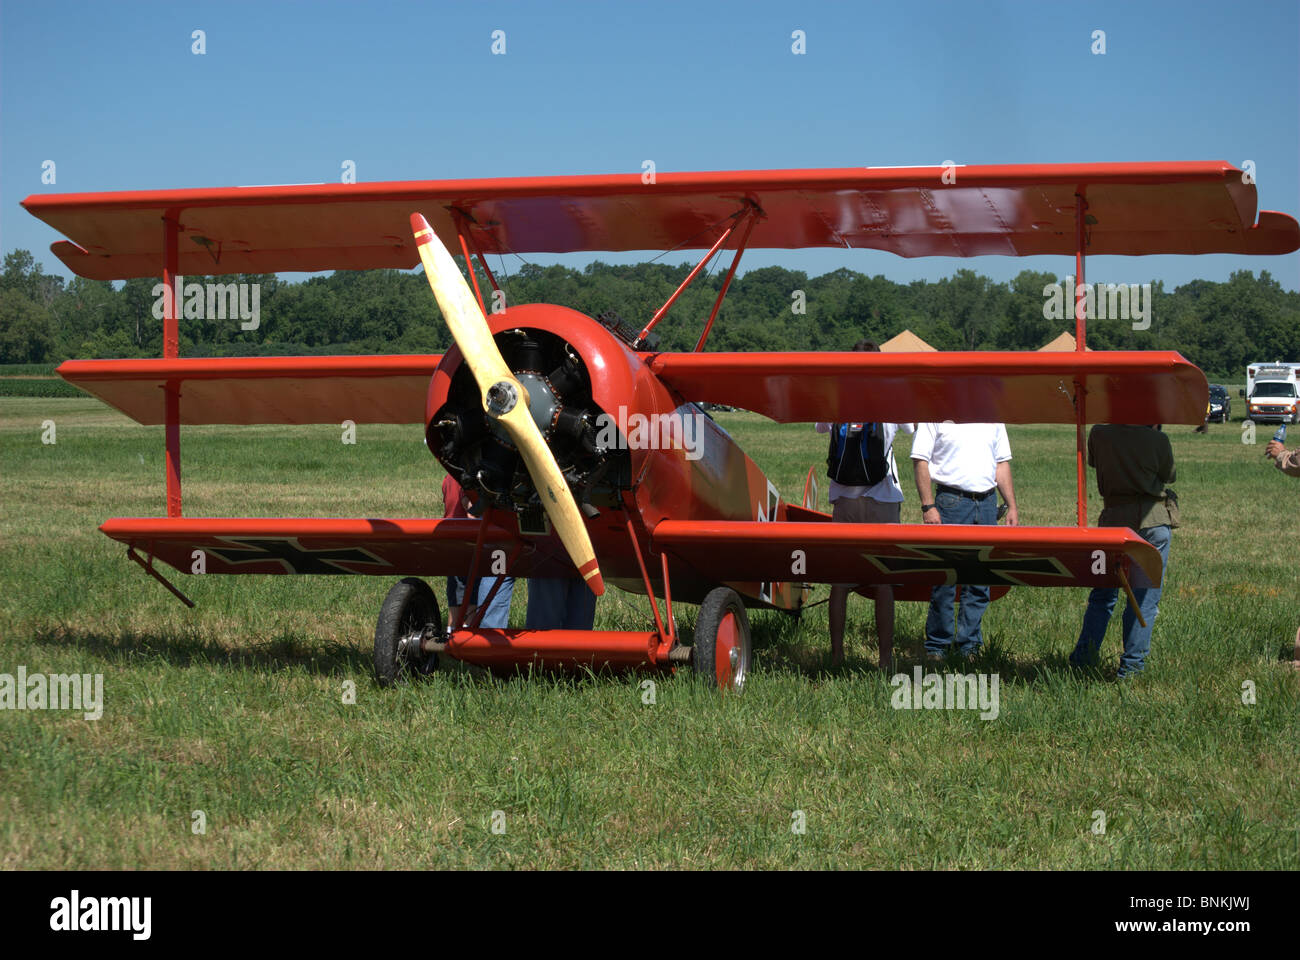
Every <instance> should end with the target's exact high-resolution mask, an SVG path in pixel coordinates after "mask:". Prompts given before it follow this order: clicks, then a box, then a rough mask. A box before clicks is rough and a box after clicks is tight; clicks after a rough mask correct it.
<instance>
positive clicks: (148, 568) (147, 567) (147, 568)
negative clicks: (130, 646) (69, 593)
mask: <svg viewBox="0 0 1300 960" xmlns="http://www.w3.org/2000/svg"><path fill="white" fill-rule="evenodd" d="M126 555H127V556H128V557H130V558H131V559H132V560H134V561H135V562H136V563H138V564H140V569H141V570H143V571H144V572H145V573H147V574H149V576H151V577H153V578H154V579H155V580H157V581H158V582H159V583H161V584H162V585H163V586H164V587H166V588H167V589H168V590H170V591H171V592H172V595H173V596H175V597H176V599H177V600H179V601H180V602H181V603H183V604H185V606H187V607H190V608H191V609H193V607H194V601H193V600H191V599H190V598H189V597H187V596H185V594H183V593H181V592H180V591H179V590H178V589H176V586H175V584H173V583H172V582H171V581H170V580H168V579H167V578H166V577H164V576H163V575H162V574H161V573H159V572H158V571H157V570H155V569H154V568H153V554H152V553H150V554H149V562H148V563H146V562H145V561H143V560H141V559H140V554H138V553H136V552H135V547H133V546H131V547H127V548H126ZM1142 626H1144V627H1145V626H1146V624H1145V623H1144V624H1142Z"/></svg>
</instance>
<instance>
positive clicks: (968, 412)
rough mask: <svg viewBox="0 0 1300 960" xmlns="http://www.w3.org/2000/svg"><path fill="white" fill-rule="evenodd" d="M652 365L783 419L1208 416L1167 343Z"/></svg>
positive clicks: (704, 359) (1146, 419) (690, 385)
mask: <svg viewBox="0 0 1300 960" xmlns="http://www.w3.org/2000/svg"><path fill="white" fill-rule="evenodd" d="M650 367H651V369H652V370H654V371H655V373H657V374H658V375H659V376H660V377H661V378H662V379H663V380H664V382H665V383H667V384H669V385H670V386H671V387H672V388H673V389H675V390H676V391H678V392H679V393H680V394H681V395H682V396H684V397H686V398H687V399H688V400H694V401H697V402H707V403H724V404H729V405H732V406H738V407H743V408H744V409H746V410H753V411H754V412H756V413H761V414H764V415H765V416H768V417H771V418H772V419H773V420H777V421H780V422H782V423H807V422H813V421H817V420H837V421H841V422H844V421H851V420H880V421H887V422H894V423H908V422H912V421H924V422H940V421H943V420H959V421H961V422H966V423H1074V422H1075V411H1074V402H1073V395H1074V392H1075V391H1074V380H1075V378H1076V377H1077V378H1078V379H1079V380H1080V381H1081V382H1082V383H1083V386H1084V389H1085V404H1086V407H1085V410H1086V415H1087V420H1088V422H1089V423H1195V424H1199V423H1201V421H1202V420H1204V419H1205V404H1206V402H1207V399H1208V397H1209V384H1208V383H1206V380H1205V374H1203V373H1201V371H1200V370H1199V369H1197V368H1196V367H1195V366H1193V365H1192V364H1190V363H1188V362H1187V361H1186V360H1184V359H1183V358H1182V356H1181V355H1180V354H1177V353H1174V352H1172V351H1157V350H1150V351H1145V350H1144V351H1105V350H1098V351H1087V352H1065V353H1015V352H1007V353H1002V352H992V351H971V352H951V353H950V352H935V353H661V354H658V355H656V356H654V357H651V358H650Z"/></svg>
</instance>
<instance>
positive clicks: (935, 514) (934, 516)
mask: <svg viewBox="0 0 1300 960" xmlns="http://www.w3.org/2000/svg"><path fill="white" fill-rule="evenodd" d="M921 516H922V519H924V520H925V522H926V523H943V519H942V518H941V517H940V516H939V508H938V507H931V508H930V509H929V510H927V511H925V513H923V514H922V515H921Z"/></svg>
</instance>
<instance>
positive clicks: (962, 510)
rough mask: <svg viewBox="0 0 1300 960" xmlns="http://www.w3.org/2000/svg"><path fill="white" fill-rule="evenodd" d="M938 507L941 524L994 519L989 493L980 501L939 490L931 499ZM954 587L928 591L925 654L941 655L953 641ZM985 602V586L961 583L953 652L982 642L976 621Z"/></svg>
mask: <svg viewBox="0 0 1300 960" xmlns="http://www.w3.org/2000/svg"><path fill="white" fill-rule="evenodd" d="M934 503H935V506H936V507H938V508H939V519H941V520H942V521H943V522H944V523H964V524H980V525H983V526H996V525H997V522H998V497H997V494H996V493H990V494H989V495H988V496H987V497H985V498H984V499H983V500H972V499H970V497H959V496H957V495H956V494H955V493H939V494H937V495H936V496H935V498H934ZM956 593H957V587H956V586H952V585H943V586H938V587H935V588H934V589H933V590H931V591H930V614H929V616H927V617H926V618H925V650H926V653H931V654H935V655H937V656H944V655H946V654H947V653H948V650H949V648H950V647H951V646H952V643H953V601H954V598H955V596H956ZM988 605H989V588H988V587H986V586H983V587H981V586H970V585H968V584H962V588H961V610H960V613H959V614H958V616H957V618H956V621H957V636H956V641H957V652H958V653H960V654H961V655H963V656H967V655H969V654H972V653H975V652H976V651H977V650H979V648H980V646H981V645H982V644H983V643H984V635H983V634H982V633H981V632H980V622H981V621H982V620H983V619H984V608H985V607H987V606H988Z"/></svg>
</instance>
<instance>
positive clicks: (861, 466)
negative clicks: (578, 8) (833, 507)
mask: <svg viewBox="0 0 1300 960" xmlns="http://www.w3.org/2000/svg"><path fill="white" fill-rule="evenodd" d="M861 426H862V430H861V432H859V433H856V434H853V435H852V436H850V435H849V432H848V431H849V424H847V423H833V424H831V446H830V451H829V452H828V453H827V454H826V476H828V477H830V478H831V479H832V480H834V481H835V482H836V483H842V484H844V485H845V486H847V487H872V486H875V485H876V484H877V483H879V482H880V481H881V480H883V479H885V477H886V476H887V475H888V473H889V451H887V450H886V449H885V430H884V424H882V423H864V424H862V425H861Z"/></svg>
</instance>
